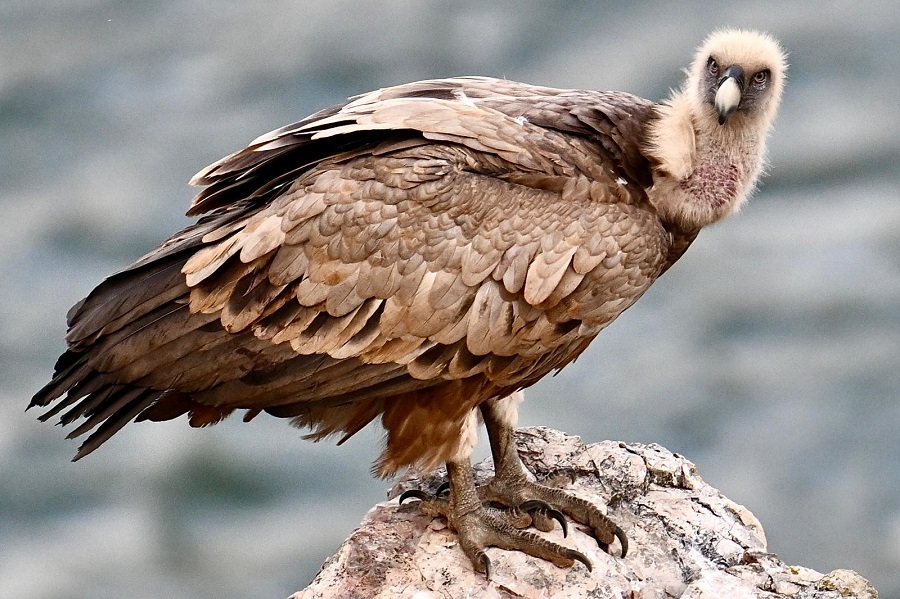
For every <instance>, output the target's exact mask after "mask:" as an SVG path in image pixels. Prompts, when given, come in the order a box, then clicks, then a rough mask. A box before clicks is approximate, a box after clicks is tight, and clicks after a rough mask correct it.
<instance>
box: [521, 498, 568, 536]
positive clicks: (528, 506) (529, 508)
mask: <svg viewBox="0 0 900 599" xmlns="http://www.w3.org/2000/svg"><path fill="white" fill-rule="evenodd" d="M518 509H520V510H522V511H524V512H527V513H528V514H530V515H531V517H532V520H535V516H537V515H538V514H540V515H541V516H545V517H546V518H548V520H549V519H551V518H552V519H553V520H556V521H557V522H559V526H560V528H562V531H563V537H568V536H569V525H568V523H567V522H566V517H565V516H564V515H563V513H562V512H560V511H559V510H557V509H554V508H553V506H551V505H550V504H549V503H547V502H546V501H541V500H540V499H529V500H528V501H526V502H524V503H522V504H520V505H519V507H518ZM549 526H550V528H547V527H546V526H540V525H538V524H537V523H535V527H536V528H537V529H538V530H541V531H543V532H550V530H552V526H553V524H552V523H551V524H550V525H549ZM545 528H547V530H545Z"/></svg>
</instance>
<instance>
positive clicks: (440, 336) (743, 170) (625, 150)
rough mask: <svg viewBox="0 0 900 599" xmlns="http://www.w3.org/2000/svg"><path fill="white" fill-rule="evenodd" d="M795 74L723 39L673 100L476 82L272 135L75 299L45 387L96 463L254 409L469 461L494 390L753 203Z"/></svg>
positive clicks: (393, 467) (768, 48)
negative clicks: (148, 428)
mask: <svg viewBox="0 0 900 599" xmlns="http://www.w3.org/2000/svg"><path fill="white" fill-rule="evenodd" d="M748 48H749V50H748ZM773 48H774V50H773ZM754 52H755V53H754ZM716 53H718V54H716ZM739 60H742V61H744V64H743V69H744V71H745V72H746V74H747V75H746V78H747V79H748V82H747V87H748V89H749V88H750V87H751V86H752V85H753V83H752V81H754V80H753V79H752V78H753V77H754V73H755V72H762V70H763V69H768V73H769V79H768V82H764V83H766V84H767V85H769V86H770V87H769V89H763V87H764V86H762V87H760V89H759V90H758V94H757V95H756V96H754V97H752V98H751V97H749V95H747V94H745V97H747V98H749V99H741V100H740V101H741V102H744V103H745V104H746V105H747V106H746V109H742V107H741V106H738V108H737V111H736V112H734V114H731V112H729V114H727V115H726V117H728V122H727V123H726V124H725V125H723V126H720V125H719V124H717V123H716V120H717V119H716V115H717V114H718V115H721V114H723V113H724V112H726V109H727V110H730V111H734V110H735V106H737V104H735V100H734V99H733V98H731V97H725V95H724V94H725V92H722V93H719V92H718V90H719V89H720V88H723V89H726V91H728V90H731V88H732V87H734V86H733V85H732V83H729V84H728V85H723V84H722V83H721V82H719V81H718V79H719V75H718V74H716V73H712V67H711V63H710V61H718V62H721V64H722V68H723V70H724V68H725V67H726V66H728V65H731V64H736V62H737V61H739ZM748 61H749V62H750V63H752V64H746V63H747V62H748ZM754 61H756V62H754ZM718 62H716V65H718ZM757 63H759V64H757ZM783 73H784V63H783V57H782V56H781V54H780V51H778V50H777V46H776V45H775V44H774V43H773V42H771V40H768V38H765V37H764V36H760V35H758V34H750V33H746V32H735V31H728V32H724V33H720V34H718V37H716V36H713V37H711V38H710V40H709V41H708V42H707V44H706V45H705V46H704V47H703V48H701V50H700V51H699V53H698V58H697V60H695V66H694V68H693V70H692V72H691V76H690V78H689V80H688V83H687V84H686V86H685V90H684V91H682V92H680V93H678V94H676V95H675V96H674V97H673V99H672V100H670V101H669V102H668V103H666V104H654V103H652V102H650V101H647V100H643V99H641V98H638V97H635V96H633V95H630V94H627V93H621V92H596V91H582V90H562V89H551V88H546V87H535V86H531V85H525V84H522V83H515V82H512V81H502V80H497V79H487V78H476V77H462V78H455V79H439V80H432V81H421V82H417V83H411V84H407V85H400V86H397V87H391V88H386V89H382V90H378V91H375V92H372V93H369V94H365V95H361V96H357V97H355V98H352V99H351V100H349V101H348V102H346V103H345V104H342V105H339V106H336V107H333V108H329V109H327V110H324V111H321V112H319V113H317V114H314V115H312V116H310V117H308V118H306V119H304V120H302V121H300V122H298V123H295V124H292V125H288V126H286V127H283V128H281V129H278V130H276V131H273V132H272V133H269V134H266V135H263V136H262V137H259V138H257V139H256V140H254V141H253V142H251V144H250V145H249V146H248V147H247V148H245V149H243V150H241V151H239V152H236V153H234V154H232V155H230V156H228V157H226V158H224V159H222V160H220V161H219V162H217V163H215V164H213V165H211V166H209V167H207V168H206V169H204V170H203V171H202V172H200V173H199V174H198V175H196V176H195V177H194V179H193V180H192V183H193V184H195V185H202V186H206V187H205V189H204V190H203V191H202V192H201V193H200V194H199V195H198V196H197V197H196V198H195V199H194V201H193V204H192V205H191V208H190V210H189V212H188V214H189V215H205V216H203V217H202V218H201V219H200V220H199V222H198V223H197V224H195V225H193V226H191V227H189V228H187V229H185V230H184V231H182V232H180V233H178V234H176V235H175V236H173V237H172V238H171V239H169V240H168V241H166V242H165V243H164V244H163V245H161V246H160V247H159V248H157V249H155V250H153V251H152V252H150V253H149V254H147V255H146V256H145V257H143V258H141V259H140V260H138V261H137V262H136V263H135V264H133V265H132V266H129V267H128V268H126V269H125V270H123V271H122V272H119V273H117V274H115V275H113V276H111V277H110V278H109V279H107V280H106V281H104V282H103V283H102V284H100V285H99V286H98V287H97V288H96V289H95V290H94V291H93V292H92V293H91V294H90V295H89V296H88V297H87V298H86V299H85V300H83V301H82V302H81V303H79V304H78V305H77V306H75V307H74V308H73V309H72V310H71V311H70V312H69V326H70V329H69V332H68V335H67V341H68V344H69V349H68V351H66V353H64V354H63V355H62V356H61V357H60V359H59V361H58V362H57V365H56V373H55V375H54V377H53V380H52V381H51V382H50V383H49V384H48V385H47V386H46V387H44V388H43V389H42V390H41V391H40V392H38V393H37V395H35V397H34V400H33V401H32V405H41V406H47V405H50V404H52V403H53V404H54V405H53V407H52V408H51V409H50V411H49V412H47V413H45V414H44V415H43V416H42V417H41V418H42V419H46V418H49V417H50V416H53V415H55V414H58V413H62V416H61V419H62V421H63V422H64V423H66V424H68V423H72V422H75V421H76V420H78V419H80V418H83V419H85V420H84V422H83V424H82V425H81V426H79V427H78V428H77V429H76V430H74V431H73V432H72V434H71V435H70V436H78V435H81V434H84V433H87V432H88V431H90V430H93V431H94V432H93V433H92V434H91V435H90V436H89V437H88V439H87V441H85V442H84V444H83V445H82V446H81V448H80V449H79V451H78V454H77V455H76V459H78V458H81V457H83V456H84V455H86V454H88V453H90V452H91V451H93V450H94V449H96V448H97V447H98V446H99V445H101V444H102V443H103V442H104V441H106V440H107V439H108V438H109V437H110V436H111V435H112V434H114V433H115V432H117V431H118V430H119V429H120V428H121V427H122V426H124V425H125V424H126V423H128V422H129V421H131V420H132V419H135V418H136V419H137V420H167V419H170V418H175V417H177V416H180V415H182V414H188V415H189V418H190V423H191V424H192V425H194V426H203V425H207V424H212V423H215V422H217V421H219V420H221V419H222V418H224V417H225V416H227V415H228V414H229V413H231V412H232V411H234V410H236V409H238V410H247V417H248V418H249V417H253V416H255V415H256V414H258V413H259V412H260V411H265V412H268V413H269V414H272V415H275V416H279V417H286V418H291V419H293V422H294V423H295V424H297V425H300V426H304V427H309V428H310V429H311V430H312V433H311V436H312V437H313V438H316V439H319V438H323V437H326V436H329V435H332V434H337V435H340V437H341V440H343V439H346V438H347V437H349V436H351V435H353V434H354V433H356V432H357V431H358V430H360V429H361V428H362V427H364V426H366V425H367V424H368V423H370V422H371V421H373V420H375V419H378V418H380V419H381V422H382V424H383V425H384V427H385V428H386V430H387V442H386V447H385V450H384V452H383V453H382V455H381V457H380V459H379V460H378V462H377V468H376V469H377V472H378V474H380V475H389V474H392V473H394V472H395V471H397V470H398V469H399V468H402V467H406V466H413V467H417V468H421V469H432V468H434V467H436V466H438V465H439V464H441V463H442V462H448V461H449V462H454V461H458V460H461V459H463V458H467V457H468V453H469V452H470V451H471V445H472V443H473V438H472V433H471V428H472V421H473V419H474V417H475V414H476V408H478V407H479V406H481V405H482V404H484V403H485V402H487V401H494V400H498V399H500V398H503V397H505V396H507V395H509V394H511V393H513V392H515V391H517V390H519V389H523V388H525V387H528V386H529V385H531V384H533V383H534V382H536V381H537V380H539V379H540V378H541V377H543V376H544V375H546V374H547V373H549V372H551V371H554V370H558V369H560V368H562V367H564V366H565V365H566V364H568V363H569V362H571V361H572V360H573V359H575V358H576V357H577V356H578V355H579V354H580V353H581V352H582V351H583V350H584V349H585V347H587V345H588V343H589V342H590V341H591V339H593V338H594V337H595V336H596V335H597V334H598V333H599V332H600V331H601V330H602V329H603V328H604V327H605V326H606V325H608V324H609V323H610V322H612V321H613V320H614V319H615V318H616V317H617V316H618V315H619V314H621V313H622V311H623V310H625V309H627V308H628V307H629V306H631V305H632V304H633V303H634V302H635V301H636V300H637V299H638V298H639V297H640V296H641V294H643V293H644V291H646V290H647V288H648V287H649V286H650V285H651V284H652V283H653V281H655V280H656V278H657V277H659V276H660V275H661V274H662V273H663V272H665V270H666V269H668V268H669V267H670V266H671V265H672V264H673V263H674V262H675V261H676V260H678V258H679V257H680V256H681V255H682V253H683V252H684V251H685V250H686V249H687V247H688V246H689V245H690V243H691V242H692V241H693V239H694V238H695V237H696V235H697V233H698V231H699V230H700V228H701V227H703V226H705V225H707V224H709V223H711V222H714V221H716V220H718V219H719V218H721V217H723V216H724V215H726V214H728V213H729V212H731V211H733V210H734V209H735V208H736V207H737V206H738V205H739V204H740V202H741V201H742V200H743V199H744V197H745V196H746V195H747V193H748V192H749V190H750V189H751V188H752V186H753V184H754V181H755V180H756V178H757V176H758V174H759V171H760V168H761V164H762V156H763V154H762V152H763V145H764V139H765V135H766V133H767V131H768V129H769V125H770V123H771V120H772V117H773V116H774V113H775V109H776V107H777V105H778V98H779V97H780V93H781V84H782V80H783ZM710 78H712V80H711V82H710ZM723 80H724V78H723ZM740 84H741V87H742V89H743V86H744V81H741V82H740ZM723 98H724V99H723ZM713 99H715V102H713ZM723 102H724V103H725V104H728V106H724V105H722V103H723ZM731 104H734V106H732V105H731ZM54 402H55V403H54ZM509 418H510V419H513V418H514V414H513V415H512V416H510V417H509Z"/></svg>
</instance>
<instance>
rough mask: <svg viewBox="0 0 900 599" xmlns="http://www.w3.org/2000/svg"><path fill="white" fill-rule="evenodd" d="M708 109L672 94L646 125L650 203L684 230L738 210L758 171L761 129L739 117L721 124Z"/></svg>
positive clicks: (760, 154)
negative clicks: (651, 181) (652, 165)
mask: <svg viewBox="0 0 900 599" xmlns="http://www.w3.org/2000/svg"><path fill="white" fill-rule="evenodd" d="M711 110H712V109H711V107H704V106H697V105H695V103H694V102H692V101H691V100H690V99H689V98H687V97H686V96H685V95H684V94H676V95H675V97H673V98H672V100H670V101H669V102H668V103H666V104H663V105H660V107H659V110H658V117H657V119H656V120H655V121H653V122H652V123H650V125H649V128H648V134H647V141H648V145H647V150H646V151H647V154H648V155H649V156H650V158H651V159H652V162H653V164H654V173H653V187H652V188H651V189H650V190H649V192H648V196H649V199H650V202H651V203H652V204H653V205H654V207H656V209H657V211H658V212H659V213H660V216H661V217H662V218H663V219H664V220H666V221H669V222H672V223H673V224H676V225H678V226H679V227H680V228H682V229H685V230H692V229H699V228H701V227H704V226H706V225H708V224H711V223H714V222H716V221H718V220H719V219H721V218H723V217H724V216H726V215H728V214H730V213H731V212H734V211H735V210H737V209H738V208H739V207H740V205H741V204H742V203H743V201H744V200H745V199H746V197H747V196H748V194H749V193H750V191H752V189H753V186H754V184H755V183H756V180H757V178H758V177H759V173H760V171H761V169H762V163H763V150H764V148H763V145H764V138H763V136H764V135H765V133H764V132H765V128H762V133H760V131H761V129H760V128H759V127H753V126H749V123H743V122H740V120H739V119H735V120H733V121H729V123H727V124H726V125H719V124H718V123H716V122H715V118H714V116H713V115H712V113H711ZM704 111H709V112H710V114H705V112H704Z"/></svg>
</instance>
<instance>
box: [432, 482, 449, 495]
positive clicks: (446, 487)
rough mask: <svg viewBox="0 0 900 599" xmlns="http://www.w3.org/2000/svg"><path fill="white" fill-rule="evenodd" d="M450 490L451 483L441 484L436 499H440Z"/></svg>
mask: <svg viewBox="0 0 900 599" xmlns="http://www.w3.org/2000/svg"><path fill="white" fill-rule="evenodd" d="M449 490H450V481H444V482H442V483H441V486H440V487H438V488H437V491H435V492H434V496H435V497H440V496H441V495H443V494H444V493H446V492H447V491H449Z"/></svg>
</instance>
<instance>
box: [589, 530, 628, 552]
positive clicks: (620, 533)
mask: <svg viewBox="0 0 900 599" xmlns="http://www.w3.org/2000/svg"><path fill="white" fill-rule="evenodd" d="M615 527H616V530H614V531H613V534H614V535H616V538H617V539H619V544H620V545H622V555H620V556H619V557H620V558H623V557H625V556H626V555H628V537H627V536H626V535H625V531H624V530H622V529H621V528H619V526H618V525H615ZM597 545H599V546H600V549H602V550H603V551H604V553H608V554H609V555H612V553H611V552H610V550H609V543H601V542H600V539H597Z"/></svg>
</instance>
